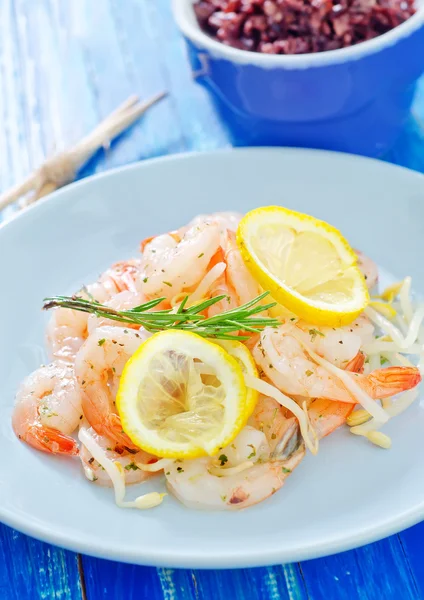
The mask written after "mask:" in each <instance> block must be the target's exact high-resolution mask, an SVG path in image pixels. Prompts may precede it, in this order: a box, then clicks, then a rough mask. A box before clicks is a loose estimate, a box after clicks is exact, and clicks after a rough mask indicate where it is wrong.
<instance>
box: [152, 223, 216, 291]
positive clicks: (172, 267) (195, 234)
mask: <svg viewBox="0 0 424 600" xmlns="http://www.w3.org/2000/svg"><path fill="white" fill-rule="evenodd" d="M222 229H223V228H222V225H220V224H219V223H218V222H216V221H212V220H206V221H202V222H200V223H199V224H197V225H195V226H192V227H190V228H188V229H187V230H186V231H185V232H183V233H181V234H180V233H179V232H175V233H166V234H163V235H159V236H157V237H154V238H153V239H151V240H150V239H149V240H148V241H147V242H146V243H145V245H144V250H143V259H142V266H143V270H144V278H143V281H144V286H143V291H144V293H145V294H146V296H148V297H149V298H158V297H161V296H163V297H165V298H167V299H168V300H171V299H172V298H173V297H175V296H176V295H177V294H179V293H181V292H182V291H183V290H188V289H190V288H191V287H193V286H195V285H196V284H198V283H199V282H200V281H201V279H202V278H203V277H204V275H205V274H206V272H207V269H208V265H209V262H210V260H211V258H212V257H213V255H214V254H215V252H216V251H217V250H218V248H219V246H220V241H221V232H222Z"/></svg>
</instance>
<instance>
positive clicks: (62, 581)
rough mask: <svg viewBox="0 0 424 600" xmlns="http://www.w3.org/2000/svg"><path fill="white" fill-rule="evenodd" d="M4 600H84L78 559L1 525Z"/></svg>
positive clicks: (0, 579)
mask: <svg viewBox="0 0 424 600" xmlns="http://www.w3.org/2000/svg"><path fill="white" fill-rule="evenodd" d="M0 598H1V599H2V600H38V599H40V600H41V599H43V600H53V599H55V600H57V599H58V598H60V600H83V597H82V594H81V586H80V583H79V574H78V560H77V555H76V554H74V553H72V552H66V551H65V550H60V549H59V548H55V547H54V546H50V545H49V544H43V543H41V542H38V541H37V540H34V539H33V538H30V537H27V536H26V535H23V534H21V533H18V532H17V531H14V530H13V529H10V528H9V527H6V526H5V525H1V524H0Z"/></svg>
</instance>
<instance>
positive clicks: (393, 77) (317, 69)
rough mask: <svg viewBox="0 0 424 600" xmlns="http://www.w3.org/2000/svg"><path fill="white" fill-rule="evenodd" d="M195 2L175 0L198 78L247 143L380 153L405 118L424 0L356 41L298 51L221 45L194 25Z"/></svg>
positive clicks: (423, 56)
mask: <svg viewBox="0 0 424 600" xmlns="http://www.w3.org/2000/svg"><path fill="white" fill-rule="evenodd" d="M193 2H194V0H173V10H174V15H175V18H176V21H177V23H178V25H179V27H180V29H181V31H182V33H183V35H184V37H185V40H186V42H187V46H188V51H189V58H190V62H191V65H192V69H193V72H194V73H195V75H196V77H197V80H198V81H199V83H201V84H202V85H204V86H205V87H206V88H207V89H208V90H210V91H211V92H212V95H213V98H214V100H215V102H216V105H217V107H218V109H219V111H220V112H221V114H222V115H223V116H224V118H225V120H226V122H227V123H228V125H229V126H230V129H231V131H232V132H233V134H234V138H235V142H236V143H241V144H249V145H288V146H306V147H311V148H325V149H329V150H340V151H344V152H353V153H356V154H364V155H367V156H378V155H380V154H382V153H383V152H384V151H385V150H387V149H388V148H389V147H390V146H391V145H392V144H393V142H394V141H395V139H396V137H397V136H398V134H399V133H400V132H401V130H402V127H403V126H404V124H405V121H406V119H407V118H408V114H409V110H410V107H411V103H412V100H413V97H414V91H415V84H416V80H417V79H418V77H419V76H420V75H421V73H422V72H423V71H424V0H418V2H419V8H418V10H417V13H416V14H415V15H414V16H413V17H411V18H410V19H409V20H408V21H406V22H405V23H403V24H402V25H400V26H399V27H396V28H395V29H393V30H392V31H390V32H388V33H385V34H384V35H382V36H380V37H377V38H374V39H372V40H370V41H367V42H363V43H361V44H358V45H356V46H352V47H349V48H343V49H341V50H332V51H329V52H321V53H316V54H302V55H296V56H283V55H266V54H259V53H253V52H247V51H245V50H238V49H235V48H231V47H229V46H225V45H224V44H221V43H220V42H217V41H215V40H214V39H212V38H211V37H209V36H208V35H206V34H205V33H204V32H203V31H202V30H201V29H200V27H199V25H198V23H197V21H196V18H195V15H194V11H193Z"/></svg>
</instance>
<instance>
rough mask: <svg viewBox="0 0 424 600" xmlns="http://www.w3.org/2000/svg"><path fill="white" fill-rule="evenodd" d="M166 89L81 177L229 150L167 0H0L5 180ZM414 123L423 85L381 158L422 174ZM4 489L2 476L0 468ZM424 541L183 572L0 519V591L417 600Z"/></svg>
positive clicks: (5, 598) (423, 138)
mask: <svg viewBox="0 0 424 600" xmlns="http://www.w3.org/2000/svg"><path fill="white" fill-rule="evenodd" d="M164 89H167V90H169V91H170V92H171V96H170V97H169V99H167V100H166V101H164V102H162V103H161V104H160V105H159V106H157V107H155V108H153V109H152V110H151V111H150V112H149V114H148V115H147V116H146V117H145V118H144V119H143V120H142V121H141V122H140V123H139V124H137V125H136V126H135V127H134V128H133V129H132V130H131V131H130V132H129V133H128V134H125V135H124V136H122V137H121V139H120V140H119V141H118V142H117V143H116V144H114V146H113V148H112V150H113V151H110V152H107V153H104V152H101V153H99V154H98V155H97V156H96V157H95V159H94V160H92V161H91V163H90V164H89V165H88V167H87V168H85V169H84V171H83V173H81V176H86V175H89V174H91V173H95V172H100V171H103V170H105V169H109V168H111V167H114V166H118V165H122V164H125V163H128V162H132V161H135V160H142V159H145V158H148V157H152V156H158V155H162V154H167V153H173V152H183V151H187V150H196V151H202V150H209V149H213V148H223V147H227V146H229V145H230V142H229V136H228V134H227V132H226V130H225V127H224V126H223V125H222V124H221V123H220V121H219V120H218V118H217V116H216V115H215V113H214V110H213V108H212V105H211V101H210V99H209V98H208V96H207V95H206V92H205V91H204V90H203V89H201V88H200V87H199V86H198V85H196V84H194V83H193V81H192V79H191V75H190V70H189V67H188V63H187V61H186V57H185V48H184V45H183V43H182V40H181V38H180V35H179V33H178V31H177V30H176V27H175V25H174V24H173V21H172V18H171V12H170V2H169V0H15V1H13V0H0V189H1V190H4V189H6V188H7V187H9V186H11V185H12V184H13V183H16V182H18V181H20V180H21V179H22V178H23V177H24V176H25V175H26V174H27V173H28V172H29V171H30V170H32V169H33V168H35V167H37V165H39V164H40V162H41V161H42V160H43V158H44V157H45V156H48V155H51V154H52V153H53V152H54V151H57V150H60V149H61V148H63V147H65V146H67V145H69V144H70V143H72V142H75V141H77V140H78V139H79V138H80V137H81V136H82V135H84V134H85V133H86V132H88V131H89V130H90V129H91V128H93V127H94V126H95V125H96V124H97V123H98V121H99V120H100V119H101V118H102V117H105V116H106V115H107V114H108V113H109V112H110V111H111V110H112V109H114V108H115V107H116V106H117V105H118V104H119V103H120V102H121V101H122V100H124V99H126V98H127V97H128V96H129V95H130V94H132V93H137V94H139V95H140V96H141V97H148V96H151V95H152V94H154V93H156V92H158V91H161V90H164ZM421 120H423V121H424V80H422V81H421V82H420V85H419V89H418V94H417V97H416V102H415V105H414V112H413V115H412V116H411V119H410V121H409V123H408V125H407V127H406V128H405V131H404V133H403V134H402V136H401V138H400V139H399V140H398V142H397V143H396V146H395V147H394V148H393V150H392V151H391V152H390V153H389V154H387V155H386V156H384V157H382V158H383V159H384V160H389V161H392V162H395V163H398V164H402V165H405V166H409V167H410V168H413V169H417V170H420V171H422V172H423V171H424V133H423V130H422V127H421V124H420V123H421ZM180 201H182V200H181V199H178V198H177V199H176V202H180ZM7 213H10V210H8V211H7ZM5 216H7V214H6V215H5ZM364 218H366V215H364ZM1 460H7V457H2V459H1ZM0 474H1V469H0ZM394 476H395V474H394ZM22 477H25V465H22ZM0 485H7V484H6V482H2V481H1V475H0ZM28 493H30V491H29V492H28ZM105 527H107V524H105ZM122 535H123V536H125V532H123V533H122ZM423 536H424V524H421V525H417V526H416V527H414V528H412V529H409V530H408V531H405V532H403V533H401V534H400V535H397V536H393V537H391V538H389V539H387V540H383V541H381V542H378V543H375V544H371V545H369V546H367V547H365V548H360V549H358V550H354V551H351V552H348V553H344V554H340V555H337V556H333V557H329V558H324V559H320V560H314V561H308V562H304V563H302V564H293V565H277V566H275V567H269V568H261V569H245V570H237V571H194V570H193V571H191V570H181V571H178V570H172V569H154V568H147V567H136V566H131V565H124V564H119V563H112V562H109V561H105V560H99V559H94V558H89V557H86V556H83V557H80V556H77V555H76V554H73V553H71V552H66V551H63V550H60V549H57V548H55V547H52V546H49V545H47V544H43V543H41V542H38V541H35V540H33V539H31V538H28V537H26V536H24V535H22V534H20V533H18V532H16V531H13V530H11V529H9V528H8V527H6V526H2V525H0V598H1V599H2V600H18V599H19V600H29V599H30V600H33V599H38V598H40V599H41V598H43V599H44V600H50V599H53V598H55V599H57V598H60V599H61V600H68V599H69V600H71V599H72V600H84V599H85V598H88V599H89V600H98V599H99V600H100V598H102V599H104V600H144V599H148V600H162V599H163V600H183V599H184V600H203V599H208V600H209V599H213V600H221V599H222V600H224V599H225V600H227V599H230V598H231V599H237V600H239V599H244V598H246V599H249V600H250V599H252V600H258V599H270V600H280V599H281V600H282V599H284V600H285V599H288V600H307V599H309V600H321V599H324V598H330V599H331V600H338V599H349V600H351V599H355V598H361V599H362V600H374V599H375V600H380V599H381V598H384V599H386V600H387V599H396V600H410V599H414V600H415V599H419V598H424V568H423V566H424V549H423Z"/></svg>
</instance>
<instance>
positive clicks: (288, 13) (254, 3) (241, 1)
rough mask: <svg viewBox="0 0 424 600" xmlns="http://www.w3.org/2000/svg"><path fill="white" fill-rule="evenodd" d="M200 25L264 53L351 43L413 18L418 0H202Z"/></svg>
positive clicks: (229, 41)
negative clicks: (415, 0)
mask: <svg viewBox="0 0 424 600" xmlns="http://www.w3.org/2000/svg"><path fill="white" fill-rule="evenodd" d="M194 11H195V13H196V16H197V19H198V21H199V24H200V26H201V27H202V29H203V30H204V31H205V32H206V33H207V34H209V35H210V36H212V37H213V38H215V39H216V40H218V41H220V42H222V43H223V44H227V45H229V46H233V47H234V48H239V49H241V50H250V51H253V52H263V53H265V54H305V53H307V52H324V51H325V50H336V49H338V48H345V47H346V46H353V45H354V44H359V43H360V42H364V41H365V40H370V39H371V38H374V37H377V36H379V35H382V34H383V33H386V32H387V31H390V30H391V29H394V28H395V27H397V26H398V25H400V24H401V23H403V22H404V21H406V20H407V19H409V17H411V16H412V15H413V14H414V12H415V9H414V0H198V1H197V3H196V4H195V5H194Z"/></svg>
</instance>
